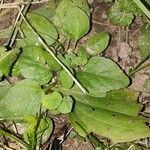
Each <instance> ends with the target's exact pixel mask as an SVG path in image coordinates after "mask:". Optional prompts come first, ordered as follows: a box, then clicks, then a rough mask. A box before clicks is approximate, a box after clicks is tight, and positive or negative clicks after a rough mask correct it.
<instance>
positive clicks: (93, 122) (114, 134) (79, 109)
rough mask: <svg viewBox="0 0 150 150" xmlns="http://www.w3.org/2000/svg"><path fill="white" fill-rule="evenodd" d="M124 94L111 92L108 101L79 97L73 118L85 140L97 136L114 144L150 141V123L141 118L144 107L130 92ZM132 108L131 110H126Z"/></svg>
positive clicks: (72, 114) (75, 125) (76, 127)
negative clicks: (148, 124) (85, 137)
mask: <svg viewBox="0 0 150 150" xmlns="http://www.w3.org/2000/svg"><path fill="white" fill-rule="evenodd" d="M123 92H124V91H114V92H110V93H108V95H106V97H104V98H92V97H88V96H86V97H84V94H83V95H82V96H81V95H77V94H76V95H75V96H74V98H75V99H76V101H77V102H76V105H75V109H74V112H72V113H70V115H69V116H70V121H71V123H72V124H73V126H74V127H75V129H76V130H77V131H78V132H79V133H80V134H81V135H82V136H86V134H87V133H91V132H94V133H96V134H99V135H101V136H105V137H107V138H109V139H111V140H113V142H127V141H133V140H137V139H140V138H145V137H149V135H150V129H149V127H148V126H147V125H146V123H145V122H146V120H145V119H144V118H142V117H139V116H138V113H139V111H140V107H139V106H138V104H137V103H136V98H137V97H136V96H137V94H136V93H135V94H134V92H133V91H129V90H128V91H125V93H123ZM101 100H102V101H101ZM105 100H106V101H105ZM115 100H116V101H115ZM128 107H129V110H125V109H128ZM115 108H116V109H115ZM134 108H135V110H132V109H134ZM83 129H84V130H83ZM85 131H86V132H85Z"/></svg>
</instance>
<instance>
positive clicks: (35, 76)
mask: <svg viewBox="0 0 150 150" xmlns="http://www.w3.org/2000/svg"><path fill="white" fill-rule="evenodd" d="M60 68H61V67H60V65H58V63H57V62H56V61H55V60H54V58H53V57H52V56H51V55H50V54H48V53H47V52H46V51H44V50H43V49H42V48H41V47H39V46H30V47H24V48H23V51H22V53H21V54H20V57H19V59H18V61H17V63H16V64H15V66H14V68H13V75H15V76H19V75H23V76H24V77H25V78H27V79H32V80H34V81H37V82H38V83H40V84H41V85H43V84H45V83H48V82H49V81H50V80H51V78H52V72H51V71H57V70H59V69H60Z"/></svg>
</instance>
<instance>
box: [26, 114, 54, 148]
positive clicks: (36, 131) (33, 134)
mask: <svg viewBox="0 0 150 150" xmlns="http://www.w3.org/2000/svg"><path fill="white" fill-rule="evenodd" d="M24 120H25V122H26V125H27V128H26V130H25V132H24V138H25V140H26V141H27V142H29V145H30V146H32V144H35V141H34V140H37V144H38V145H39V144H40V142H42V143H45V142H46V141H47V140H48V138H49V136H50V134H51V133H52V130H53V122H52V120H51V119H50V118H48V117H45V118H44V117H43V118H38V117H35V116H31V115H28V116H25V117H24ZM38 124H39V125H38ZM35 138H36V139H35ZM41 140H42V141H41Z"/></svg>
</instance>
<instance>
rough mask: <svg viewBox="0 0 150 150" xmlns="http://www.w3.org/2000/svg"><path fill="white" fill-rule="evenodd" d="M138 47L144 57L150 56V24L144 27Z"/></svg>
mask: <svg viewBox="0 0 150 150" xmlns="http://www.w3.org/2000/svg"><path fill="white" fill-rule="evenodd" d="M138 47H139V50H140V53H141V57H142V58H146V57H148V56H150V26H149V25H146V26H144V28H143V29H142V32H141V33H140V36H139V38H138Z"/></svg>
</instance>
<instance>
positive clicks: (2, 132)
mask: <svg viewBox="0 0 150 150" xmlns="http://www.w3.org/2000/svg"><path fill="white" fill-rule="evenodd" d="M0 134H2V135H4V136H7V137H8V138H10V139H12V140H15V141H16V142H18V143H20V144H21V145H22V146H24V147H27V146H28V144H27V143H26V142H24V141H23V140H21V139H20V138H18V137H17V136H15V135H14V134H12V133H9V132H8V131H5V130H3V129H0Z"/></svg>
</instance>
